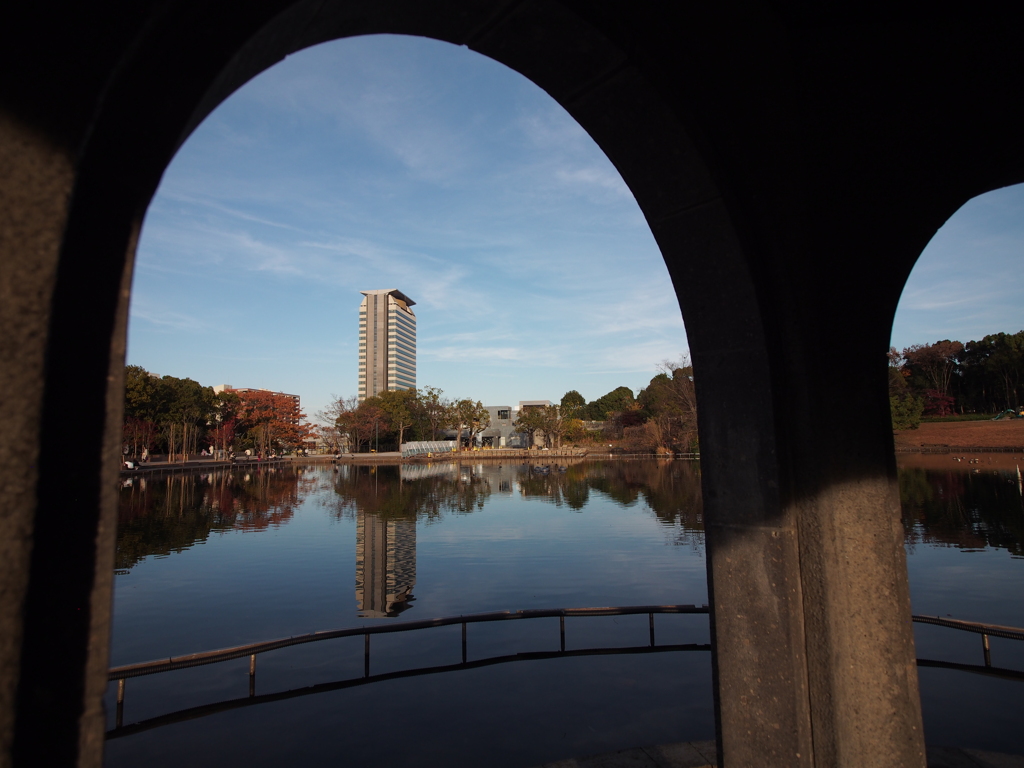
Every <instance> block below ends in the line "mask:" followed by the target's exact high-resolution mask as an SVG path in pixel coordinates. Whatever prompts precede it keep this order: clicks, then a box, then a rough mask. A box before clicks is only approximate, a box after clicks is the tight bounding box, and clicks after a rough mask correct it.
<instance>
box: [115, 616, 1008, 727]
mask: <svg viewBox="0 0 1024 768" xmlns="http://www.w3.org/2000/svg"><path fill="white" fill-rule="evenodd" d="M707 613H709V608H708V606H707V605H632V606H612V607H604V608H552V609H534V610H521V611H495V612H491V613H477V614H469V615H465V616H450V617H445V618H438V619H423V620H420V621H406V622H399V623H395V624H382V625H377V626H370V627H350V628H346V629H334V630H326V631H322V632H310V633H308V634H305V635H296V636H293V637H286V638H280V639H277V640H269V641H265V642H260V643H248V644H246V645H237V646H232V647H230V648H222V649H219V650H214V651H205V652H202V653H192V654H187V655H184V656H174V657H170V658H167V659H158V660H155V661H147V662H141V663H138V664H126V665H123V666H119V667H113V668H111V669H110V670H109V672H108V677H107V679H108V680H109V681H114V680H116V681H117V683H118V687H117V714H116V725H115V728H114V730H112V731H108V732H107V738H118V737H120V736H127V735H130V734H132V733H137V732H140V731H143V730H149V729H151V728H157V727H160V726H162V725H168V724H170V723H174V722H181V721H182V720H189V719H193V718H196V717H204V716H206V715H209V714H215V713H217V712H223V711H226V710H228V709H235V708H238V707H241V706H250V705H252V704H258V703H265V702H270V701H279V700H282V699H287V698H294V697H296V696H305V695H310V694H313V693H321V692H324V691H330V690H339V689H341V688H348V687H353V686H356V685H365V684H367V683H371V682H378V681H382V680H392V679H396V678H401V677H415V676H419V675H428V674H436V673H438V672H448V671H454V670H459V669H474V668H479V667H483V666H491V665H494V664H503V663H508V662H512V661H531V660H538V659H551V658H561V657H572V656H594V655H614V654H636V653H651V652H671V651H710V650H711V646H710V645H709V644H700V643H690V644H676V645H662V646H659V645H658V644H657V642H656V638H655V626H654V616H655V615H656V614H707ZM643 614H647V616H648V629H649V643H648V645H646V646H630V647H617V648H585V649H575V650H569V651H567V650H566V649H565V620H566V618H577V617H594V616H631V615H643ZM545 618H557V619H558V620H559V621H558V628H559V650H558V651H533V652H527V653H517V654H512V655H504V656H494V657H489V658H485V659H476V660H473V661H469V660H468V656H467V647H468V643H467V627H468V625H470V624H480V623H488V622H495V621H515V620H523V619H545ZM912 618H913V620H914V621H915V622H918V623H922V624H932V625H936V626H941V627H946V628H948V629H957V630H961V631H965V632H974V633H977V634H980V635H981V636H982V649H983V651H984V657H985V665H984V666H980V665H971V664H960V663H955V662H945V661H936V660H932V659H918V660H917V664H918V666H921V667H938V668H945V669H955V670H960V671H965V672H975V673H980V674H987V675H993V676H997V677H1002V678H1007V679H1015V680H1024V672H1021V671H1018V670H1012V669H1002V668H999V667H993V666H992V657H991V650H990V647H989V636H993V637H1002V638H1007V639H1011V640H1024V629H1020V628H1017V627H1006V626H1001V625H998V624H982V623H980V622H973V621H963V620H959V619H950V618H941V617H938V616H919V615H915V616H913V617H912ZM459 624H460V625H461V626H462V661H461V663H457V664H448V665H441V666H433V667H421V668H418V669H410V670H401V671H398V672H389V673H384V674H377V675H371V674H370V637H371V636H372V635H382V634H394V633H399V632H413V631H416V630H421V629H430V628H434V627H447V626H454V625H459ZM359 635H362V636H363V676H362V678H352V679H347V680H340V681H335V682H331V683H322V684H320V685H313V686H308V687H305V688H301V689H296V690H291V691H281V692H278V693H272V694H263V695H261V696H257V695H256V656H257V655H258V654H261V653H267V652H269V651H274V650H279V649H281V648H289V647H292V646H296V645H304V644H306V643H315V642H320V641H323V640H332V639H338V638H343V637H358V636H359ZM246 656H248V657H249V696H248V698H243V699H231V700H228V701H224V702H217V703H215V704H207V705H202V706H199V707H192V708H189V709H186V710H181V711H179V712H172V713H169V714H167V715H161V716H159V717H155V718H150V719H149V720H145V721H142V722H139V723H135V724H133V725H130V726H127V727H125V726H124V725H123V716H124V699H125V681H126V680H127V679H129V678H133V677H142V676H145V675H155V674H160V673H163V672H173V671H174V670H179V669H189V668H191V667H198V666H203V665H206V664H217V663H220V662H224V661H230V660H232V659H240V658H244V657H246Z"/></svg>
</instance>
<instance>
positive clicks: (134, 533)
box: [114, 467, 310, 573]
mask: <svg viewBox="0 0 1024 768" xmlns="http://www.w3.org/2000/svg"><path fill="white" fill-rule="evenodd" d="M309 491H310V482H309V480H308V479H304V474H303V471H302V469H301V468H300V469H294V468H292V467H261V468H258V469H246V470H245V471H244V472H243V471H231V470H220V471H215V472H203V473H195V474H191V473H190V474H184V473H181V474H168V475H163V476H151V477H146V476H145V475H136V476H133V477H128V478H125V479H124V480H123V481H122V484H121V493H120V497H119V505H118V516H117V550H116V555H115V561H114V563H115V565H114V567H115V569H116V570H117V572H118V573H126V572H127V571H128V570H129V569H131V568H132V567H133V566H135V565H137V564H138V563H139V562H141V561H142V560H143V559H145V558H146V557H149V556H151V555H155V556H157V557H160V556H164V557H166V556H168V555H170V554H171V553H172V552H174V553H181V552H183V551H185V550H186V549H189V548H190V547H192V546H194V545H195V544H201V543H203V542H205V541H206V540H207V539H208V538H209V536H210V534H211V533H212V532H214V531H226V530H242V531H262V530H266V529H268V528H271V527H274V526H280V525H283V524H284V523H286V522H288V521H289V520H290V519H291V518H292V517H293V515H294V514H295V510H296V508H297V506H298V504H299V503H300V501H301V499H302V498H303V497H304V496H305V495H306V494H307V493H309Z"/></svg>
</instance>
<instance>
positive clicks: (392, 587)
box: [356, 511, 416, 619]
mask: <svg viewBox="0 0 1024 768" xmlns="http://www.w3.org/2000/svg"><path fill="white" fill-rule="evenodd" d="M415 583H416V521H415V519H413V520H408V519H401V518H398V519H390V520H389V519H388V518H387V517H385V516H384V515H374V514H371V513H369V512H362V511H360V512H357V513H356V607H357V608H358V610H359V615H360V616H361V617H363V618H378V619H379V618H383V617H385V616H388V617H393V616H397V615H398V614H400V613H401V612H402V611H404V610H405V609H406V608H409V607H410V606H409V603H410V602H411V601H412V600H414V599H415V598H413V596H412V587H413V585H414V584H415Z"/></svg>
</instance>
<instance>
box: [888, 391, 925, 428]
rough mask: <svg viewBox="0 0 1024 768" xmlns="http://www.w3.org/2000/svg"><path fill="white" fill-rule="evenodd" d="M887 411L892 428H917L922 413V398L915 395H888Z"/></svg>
mask: <svg viewBox="0 0 1024 768" xmlns="http://www.w3.org/2000/svg"><path fill="white" fill-rule="evenodd" d="M889 411H890V413H891V414H892V428H893V429H917V428H918V426H920V424H921V414H923V413H924V400H922V399H921V398H920V397H916V396H915V395H909V394H907V395H890V396H889Z"/></svg>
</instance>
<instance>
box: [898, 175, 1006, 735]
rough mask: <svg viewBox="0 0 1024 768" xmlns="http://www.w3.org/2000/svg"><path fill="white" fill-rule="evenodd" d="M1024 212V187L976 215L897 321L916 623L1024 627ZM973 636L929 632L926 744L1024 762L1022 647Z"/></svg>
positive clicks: (940, 238)
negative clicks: (1022, 389) (1018, 685)
mask: <svg viewBox="0 0 1024 768" xmlns="http://www.w3.org/2000/svg"><path fill="white" fill-rule="evenodd" d="M1022 212H1024V187H1021V186H1015V187H1007V188H1003V189H997V190H994V191H991V192H987V193H985V194H982V195H979V196H977V197H974V198H972V199H971V200H969V201H967V202H966V203H964V204H963V205H962V206H961V207H960V208H959V209H958V210H957V212H956V213H954V214H953V215H952V216H950V218H949V219H948V220H947V221H946V222H945V224H943V226H942V227H941V228H940V229H939V230H938V231H937V232H936V233H935V235H934V237H933V238H932V239H931V241H930V242H929V243H928V246H927V247H926V248H925V249H924V251H923V252H922V253H921V257H920V258H919V259H918V261H917V263H916V264H915V266H914V269H913V271H912V272H911V274H910V277H909V279H908V280H907V283H906V287H905V288H904V291H903V295H902V297H901V299H900V304H899V307H898V308H897V311H896V316H895V321H894V324H893V337H892V352H891V354H890V370H889V373H890V382H891V383H890V400H891V402H892V403H893V406H892V411H893V426H894V430H895V433H896V440H895V442H896V451H897V453H896V458H897V465H898V466H899V481H900V496H901V503H902V507H903V527H904V530H905V538H906V546H907V553H908V554H907V564H908V572H909V578H910V595H911V601H912V608H913V611H914V614H915V615H927V616H942V617H945V618H955V619H961V620H966V621H975V622H982V623H987V624H999V625H1004V626H1018V627H1019V626H1021V624H1022V621H1021V611H1020V601H1019V591H1018V590H1017V588H1016V584H1018V583H1020V581H1021V578H1022V577H1024V568H1022V565H1024V561H1022V560H1021V552H1022V550H1024V529H1022V528H1021V525H1020V512H1021V486H1020V483H1019V474H1018V471H1017V469H1018V467H1019V466H1022V465H1024V418H1016V416H1017V414H1019V413H1020V408H1019V406H1020V405H1021V402H1020V393H1019V391H1018V388H1019V382H1020V380H1021V378H1022V377H1024V333H1022V331H1021V328H1022V326H1024V315H1022V313H1021V309H1020V308H1021V306H1022V305H1024V278H1022V277H1021V275H1020V270H1019V269H1018V262H1019V254H1020V249H1021V244H1022V243H1024V228H1022V225H1021V220H1022V215H1021V214H1022ZM964 634H965V633H961V632H955V633H952V632H949V631H948V630H943V629H941V628H939V627H936V626H930V625H924V624H919V625H918V626H917V628H916V632H915V635H916V644H917V655H918V657H919V658H922V659H932V660H941V662H940V663H939V664H932V665H922V667H923V668H922V669H921V672H920V675H921V700H922V710H923V714H924V727H925V738H926V739H927V740H928V742H929V744H935V745H959V746H972V747H974V748H977V749H987V750H993V751H1000V752H1010V753H1014V754H1019V753H1021V752H1024V742H1022V741H1021V740H1020V737H1019V734H1018V733H1017V729H1016V728H1015V727H1014V726H1013V722H1012V716H1010V715H1008V713H1009V712H1012V711H1013V707H1014V701H1013V699H1014V697H1013V695H1012V686H1013V683H1012V682H1008V681H1007V680H1008V678H1007V677H1006V676H1007V675H1012V673H1011V672H1007V671H1006V670H1012V669H1019V668H1020V667H1021V662H1022V660H1024V657H1022V656H1021V654H1020V649H1019V648H1018V647H1017V646H1018V645H1019V643H1014V642H1012V641H1009V640H1005V639H1000V638H992V639H991V640H989V639H988V638H985V639H984V640H983V641H980V642H979V640H978V638H976V637H971V636H969V635H968V636H961V637H958V636H960V635H964ZM972 641H973V642H972ZM941 664H945V665H947V666H941ZM954 664H961V665H963V669H964V670H973V671H974V672H977V671H979V670H980V671H982V672H985V671H989V672H994V673H995V675H990V676H986V675H980V674H971V672H970V671H967V672H964V671H955V667H952V665H954ZM999 674H1002V675H1004V677H1002V678H1000V677H998V676H997V675H999Z"/></svg>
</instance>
